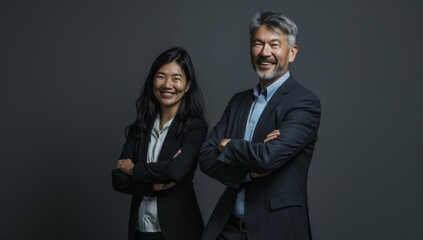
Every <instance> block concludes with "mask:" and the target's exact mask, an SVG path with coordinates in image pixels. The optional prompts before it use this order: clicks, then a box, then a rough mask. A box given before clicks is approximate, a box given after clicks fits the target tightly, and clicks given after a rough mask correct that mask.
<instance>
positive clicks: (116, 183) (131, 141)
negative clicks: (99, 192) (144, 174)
mask: <svg viewBox="0 0 423 240" xmlns="http://www.w3.org/2000/svg"><path fill="white" fill-rule="evenodd" d="M134 151H135V134H134V132H133V131H129V133H128V136H127V137H126V142H125V144H124V145H123V148H122V152H121V154H120V157H119V159H131V160H132V161H134ZM112 185H113V189H114V190H116V191H119V192H122V193H127V194H143V195H148V196H152V195H153V184H152V183H148V182H146V183H144V182H134V181H133V180H132V177H131V176H129V175H127V174H126V173H124V172H122V171H121V170H119V169H113V170H112Z"/></svg>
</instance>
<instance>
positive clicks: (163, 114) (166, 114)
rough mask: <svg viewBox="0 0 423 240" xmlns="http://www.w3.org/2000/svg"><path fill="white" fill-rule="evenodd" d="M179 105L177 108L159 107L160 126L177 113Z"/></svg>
mask: <svg viewBox="0 0 423 240" xmlns="http://www.w3.org/2000/svg"><path fill="white" fill-rule="evenodd" d="M178 110H179V107H177V108H175V107H174V108H163V107H162V108H161V109H160V128H161V127H162V126H163V125H164V124H165V123H167V122H169V121H170V120H171V119H172V118H174V117H175V116H176V114H177V113H178Z"/></svg>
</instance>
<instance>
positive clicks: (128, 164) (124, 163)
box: [115, 158, 134, 175]
mask: <svg viewBox="0 0 423 240" xmlns="http://www.w3.org/2000/svg"><path fill="white" fill-rule="evenodd" d="M115 168H116V169H119V170H121V171H122V172H124V173H126V174H128V175H132V171H133V170H134V163H133V162H132V160H131V159H129V158H127V159H119V160H118V161H117V164H116V167H115Z"/></svg>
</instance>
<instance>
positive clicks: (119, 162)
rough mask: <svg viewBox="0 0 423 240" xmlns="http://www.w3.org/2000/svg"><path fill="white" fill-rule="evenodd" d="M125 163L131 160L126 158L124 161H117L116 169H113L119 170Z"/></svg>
mask: <svg viewBox="0 0 423 240" xmlns="http://www.w3.org/2000/svg"><path fill="white" fill-rule="evenodd" d="M126 161H131V159H129V158H126V159H119V160H118V161H117V163H116V167H115V168H121V167H122V166H123V165H125V162H126Z"/></svg>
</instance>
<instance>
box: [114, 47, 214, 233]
mask: <svg viewBox="0 0 423 240" xmlns="http://www.w3.org/2000/svg"><path fill="white" fill-rule="evenodd" d="M127 130H128V133H127V139H126V143H125V144H124V146H123V150H122V153H121V156H120V159H119V160H118V161H117V164H116V168H115V169H114V170H113V171H112V177H113V187H114V189H115V190H117V191H119V192H123V193H127V194H130V195H132V201H131V210H130V219H129V234H128V239H130V240H133V239H137V240H141V239H158V240H159V239H166V240H168V239H173V240H180V239H188V240H189V239H192V240H198V239H200V236H201V233H202V232H203V229H204V225H203V220H202V217H201V214H200V210H199V207H198V203H197V199H196V195H195V193H194V189H193V183H192V180H193V175H194V171H195V169H196V167H197V162H198V152H199V149H200V147H201V145H202V143H203V142H204V139H205V137H206V134H207V124H206V122H205V120H204V118H203V96H202V93H201V91H200V88H199V87H198V85H197V80H196V76H195V71H194V66H193V64H192V62H191V59H190V57H189V55H188V53H187V52H186V51H185V50H184V49H183V48H180V47H177V48H172V49H169V50H167V51H165V52H163V53H162V54H160V55H159V56H158V57H157V58H156V60H155V61H154V62H153V64H152V66H151V68H150V72H149V74H148V77H147V80H146V82H145V84H144V87H143V89H142V91H141V95H140V97H139V98H138V100H137V118H136V120H135V121H134V123H133V124H131V125H130V126H129V127H128V128H127ZM187 233H189V234H187Z"/></svg>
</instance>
